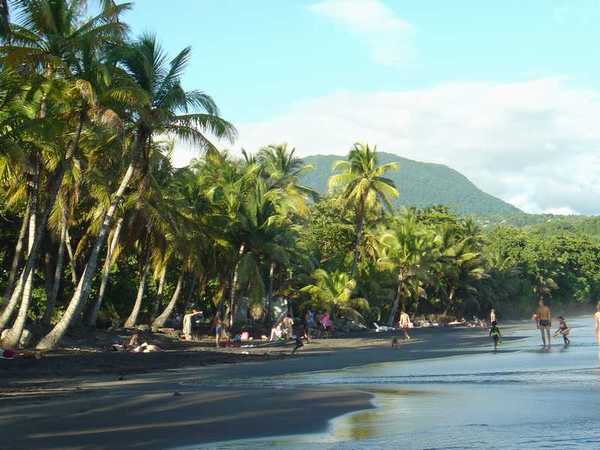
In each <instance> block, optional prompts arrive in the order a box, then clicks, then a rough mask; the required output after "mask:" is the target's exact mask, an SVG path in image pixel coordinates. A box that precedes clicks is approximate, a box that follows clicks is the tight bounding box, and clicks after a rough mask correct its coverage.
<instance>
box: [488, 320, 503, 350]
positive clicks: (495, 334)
mask: <svg viewBox="0 0 600 450" xmlns="http://www.w3.org/2000/svg"><path fill="white" fill-rule="evenodd" d="M490 336H491V337H492V339H493V340H494V351H496V350H498V343H499V342H500V337H501V336H502V334H501V333H500V328H498V323H497V322H496V321H495V320H494V321H493V322H492V326H491V327H490Z"/></svg>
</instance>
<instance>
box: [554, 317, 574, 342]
mask: <svg viewBox="0 0 600 450" xmlns="http://www.w3.org/2000/svg"><path fill="white" fill-rule="evenodd" d="M570 331H571V330H570V329H569V327H568V325H567V322H566V321H565V318H564V317H563V316H558V330H556V332H555V333H554V336H555V337H556V336H558V335H559V334H560V335H561V336H562V337H563V341H564V342H565V345H569V344H570V343H571V340H570V339H569V332H570Z"/></svg>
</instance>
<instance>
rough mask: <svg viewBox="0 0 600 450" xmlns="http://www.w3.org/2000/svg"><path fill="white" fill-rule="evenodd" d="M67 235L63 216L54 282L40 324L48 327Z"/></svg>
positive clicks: (60, 273)
mask: <svg viewBox="0 0 600 450" xmlns="http://www.w3.org/2000/svg"><path fill="white" fill-rule="evenodd" d="M66 234H67V221H66V219H65V217H64V215H63V217H62V224H61V231H60V239H59V242H58V254H57V256H56V267H55V268H54V282H53V283H52V288H51V291H50V295H49V296H48V299H47V301H46V310H45V311H44V317H43V318H42V323H44V324H46V325H48V324H50V321H51V319H52V312H53V311H54V306H55V305H56V298H57V297H58V291H59V290H60V282H61V279H62V272H63V264H64V259H65V238H66Z"/></svg>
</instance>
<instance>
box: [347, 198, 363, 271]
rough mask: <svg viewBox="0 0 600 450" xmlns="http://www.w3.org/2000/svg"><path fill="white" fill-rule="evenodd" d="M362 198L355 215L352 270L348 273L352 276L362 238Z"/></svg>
mask: <svg viewBox="0 0 600 450" xmlns="http://www.w3.org/2000/svg"><path fill="white" fill-rule="evenodd" d="M363 203H364V200H361V205H360V207H359V209H358V212H357V216H356V242H355V243H354V255H353V257H352V270H351V271H350V275H351V276H353V277H354V275H355V274H356V266H357V265H358V256H359V254H360V242H361V240H362V234H363V230H364V225H365V218H364V205H363Z"/></svg>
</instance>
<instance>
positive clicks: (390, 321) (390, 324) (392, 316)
mask: <svg viewBox="0 0 600 450" xmlns="http://www.w3.org/2000/svg"><path fill="white" fill-rule="evenodd" d="M401 298H402V273H399V274H398V288H397V289H396V296H395V297H394V303H392V309H391V310H390V315H389V316H388V321H387V326H388V327H393V326H394V319H395V318H396V314H398V307H399V306H400V299H401Z"/></svg>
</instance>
